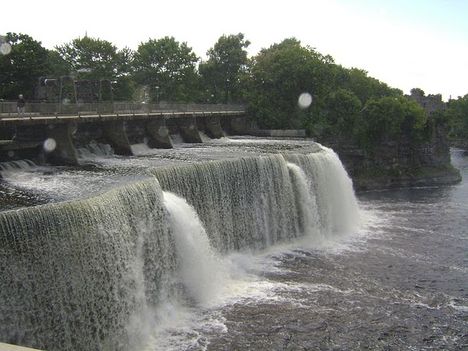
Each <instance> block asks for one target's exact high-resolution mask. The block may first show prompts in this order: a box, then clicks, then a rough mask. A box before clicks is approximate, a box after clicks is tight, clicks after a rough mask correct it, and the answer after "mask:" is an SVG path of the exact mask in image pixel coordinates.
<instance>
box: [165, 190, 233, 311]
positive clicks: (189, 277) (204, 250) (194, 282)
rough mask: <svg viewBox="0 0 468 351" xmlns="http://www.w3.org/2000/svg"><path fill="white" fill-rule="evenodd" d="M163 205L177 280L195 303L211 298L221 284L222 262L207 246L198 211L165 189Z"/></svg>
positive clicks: (222, 274)
mask: <svg viewBox="0 0 468 351" xmlns="http://www.w3.org/2000/svg"><path fill="white" fill-rule="evenodd" d="M164 204H165V206H166V208H167V210H168V212H169V222H170V225H171V228H172V230H173V234H174V241H175V246H176V250H177V257H178V259H179V262H180V263H179V266H180V280H181V281H182V283H183V284H184V285H185V286H186V288H187V289H188V290H189V295H190V297H192V298H193V299H195V300H196V301H197V302H198V303H205V302H207V301H209V300H210V299H211V297H212V296H213V295H214V294H215V291H216V290H217V289H219V288H220V287H221V286H222V285H223V283H222V282H223V279H224V276H225V274H226V272H224V270H223V263H222V261H221V260H220V259H219V257H218V256H217V254H216V253H215V252H214V250H213V248H212V247H211V245H210V242H209V239H208V236H207V234H206V231H205V228H203V225H202V223H201V222H200V219H199V218H198V215H197V213H196V212H195V210H194V209H193V207H191V206H190V205H189V204H188V203H187V202H186V201H185V200H184V199H182V198H180V197H178V196H176V195H174V194H172V193H170V192H164Z"/></svg>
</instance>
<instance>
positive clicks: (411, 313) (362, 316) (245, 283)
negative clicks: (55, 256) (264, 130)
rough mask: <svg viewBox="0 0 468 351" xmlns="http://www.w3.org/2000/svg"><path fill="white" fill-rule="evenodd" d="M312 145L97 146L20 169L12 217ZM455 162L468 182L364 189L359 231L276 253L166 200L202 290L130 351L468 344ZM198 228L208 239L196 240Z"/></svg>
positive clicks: (148, 316) (462, 196) (467, 270)
mask: <svg viewBox="0 0 468 351" xmlns="http://www.w3.org/2000/svg"><path fill="white" fill-rule="evenodd" d="M306 144H307V142H304V141H288V142H285V141H271V140H269V141H266V140H259V139H245V138H241V139H223V140H222V141H216V142H215V141H208V142H207V143H205V144H203V145H196V146H193V145H192V146H189V145H185V144H179V145H176V149H175V150H168V151H166V150H159V151H154V150H149V149H147V148H146V147H145V146H144V145H136V146H134V152H135V153H136V154H137V155H138V156H137V157H130V158H128V157H127V158H124V157H117V156H114V155H112V154H110V153H108V150H107V151H106V150H101V151H100V152H97V153H96V150H94V153H90V152H87V151H86V150H84V151H83V152H82V160H83V163H85V164H86V166H85V167H82V168H77V169H73V168H53V167H42V168H41V167H36V166H34V165H30V164H29V165H28V164H18V165H13V166H12V165H8V166H4V167H3V168H4V171H3V172H2V173H3V176H4V178H5V182H3V184H2V185H1V186H0V195H1V196H2V199H3V201H2V209H3V210H10V209H14V208H19V207H22V206H25V205H35V204H41V203H49V202H60V201H68V200H71V199H75V198H81V197H86V196H89V195H90V194H94V193H99V192H102V191H103V190H105V189H110V188H113V187H115V186H117V185H120V184H125V183H131V182H134V181H135V180H139V179H144V178H146V177H148V173H147V168H148V167H154V166H158V165H170V164H180V163H196V162H199V161H204V160H219V159H226V158H231V157H239V156H251V155H259V154H267V153H271V152H284V151H291V150H292V151H294V150H295V149H301V148H304V147H305V145H306ZM88 151H89V150H88ZM452 161H453V163H454V165H455V166H456V167H458V168H459V169H460V170H461V173H462V176H463V182H462V183H461V184H459V185H456V186H450V187H438V188H418V189H405V190H391V191H379V192H368V193H361V194H358V196H357V199H358V204H359V217H360V225H359V227H358V228H357V229H355V230H352V231H348V232H346V233H341V234H340V235H335V236H332V237H324V238H320V240H310V238H307V237H305V238H302V239H298V240H293V241H291V242H288V243H284V244H282V245H273V246H270V247H269V248H267V249H263V250H253V249H252V250H249V249H247V250H246V249H243V250H241V251H240V252H229V253H227V254H221V253H219V252H216V250H214V249H213V248H211V247H210V245H209V242H208V240H207V239H206V238H207V237H206V233H205V232H204V231H205V229H204V228H203V226H202V224H201V222H200V220H199V219H198V216H197V213H196V212H195V211H194V210H193V208H192V207H190V206H189V205H188V204H187V203H186V202H185V201H184V199H181V198H180V197H177V196H175V195H172V194H170V193H165V195H164V199H165V200H164V201H165V204H166V208H167V210H168V212H169V214H170V218H171V221H172V222H173V223H172V224H173V231H174V233H175V244H176V246H177V250H178V252H179V254H180V255H183V256H184V259H183V260H182V261H183V262H182V264H181V265H180V267H179V269H180V270H181V272H180V274H181V276H182V277H183V278H182V280H183V281H184V284H185V289H187V290H189V291H190V292H191V294H188V295H187V294H180V295H177V296H166V297H165V298H162V299H160V300H159V302H158V306H157V308H155V309H151V310H149V311H145V313H144V314H143V315H140V316H139V318H138V319H137V320H134V321H132V322H131V323H129V325H128V327H127V328H128V329H129V333H130V335H132V334H133V335H134V338H133V339H132V340H131V341H130V344H129V345H131V346H129V347H128V348H129V349H134V350H434V349H436V350H466V349H468V256H467V252H468V216H467V215H468V181H467V179H468V157H467V156H464V154H463V152H462V151H461V150H453V151H452ZM290 167H293V166H290ZM291 169H293V168H291ZM293 170H294V169H293ZM330 195H331V194H330ZM334 220H335V221H336V222H340V221H343V219H342V218H340V216H339V215H338V216H337V218H334ZM187 231H190V232H193V233H196V234H194V236H193V237H191V240H192V239H193V241H191V240H188V238H187V237H186V236H184V233H185V232H187ZM178 235H180V237H178ZM315 239H317V238H315ZM201 257H203V259H200V258H201ZM200 272H201V273H200ZM0 341H2V340H0ZM4 341H7V340H4Z"/></svg>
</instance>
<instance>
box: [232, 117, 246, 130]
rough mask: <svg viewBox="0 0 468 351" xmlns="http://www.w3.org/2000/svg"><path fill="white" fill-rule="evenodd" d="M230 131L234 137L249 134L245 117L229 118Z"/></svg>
mask: <svg viewBox="0 0 468 351" xmlns="http://www.w3.org/2000/svg"><path fill="white" fill-rule="evenodd" d="M229 120H230V123H229V129H230V130H231V133H232V134H234V135H242V134H245V133H246V132H247V125H246V120H245V116H239V117H231V118H229Z"/></svg>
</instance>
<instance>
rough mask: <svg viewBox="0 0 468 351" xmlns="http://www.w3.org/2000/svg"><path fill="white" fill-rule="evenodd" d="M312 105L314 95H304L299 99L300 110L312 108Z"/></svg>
mask: <svg viewBox="0 0 468 351" xmlns="http://www.w3.org/2000/svg"><path fill="white" fill-rule="evenodd" d="M311 103H312V95H310V94H309V93H302V94H301V95H299V99H298V100H297V104H298V105H299V108H301V109H306V108H307V107H309V106H310V104H311Z"/></svg>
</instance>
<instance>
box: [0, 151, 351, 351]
mask: <svg viewBox="0 0 468 351" xmlns="http://www.w3.org/2000/svg"><path fill="white" fill-rule="evenodd" d="M116 162H117V161H116ZM152 173H153V174H154V176H155V177H156V178H157V179H158V180H157V181H156V180H154V179H149V180H148V181H145V182H143V183H141V184H136V185H132V184H130V185H125V186H122V187H121V188H117V189H116V190H115V191H112V192H109V193H104V194H102V195H99V196H96V197H94V198H91V199H88V200H85V201H70V202H69V203H66V204H58V205H53V206H49V205H46V206H42V207H37V208H29V209H25V210H19V211H17V212H6V213H3V214H0V238H3V241H4V242H5V245H7V244H8V246H5V250H4V251H2V252H0V253H1V255H0V261H1V262H3V263H4V266H5V267H9V268H8V269H9V271H8V277H10V276H11V277H16V278H15V279H19V280H26V281H28V280H29V281H28V284H29V285H28V286H27V288H25V289H23V288H22V287H19V288H18V286H17V285H11V284H9V283H8V282H7V281H6V280H4V281H3V284H2V286H3V288H4V289H3V291H2V292H0V302H2V305H4V306H10V307H8V308H14V307H12V306H15V305H17V304H20V305H21V304H26V303H27V301H29V300H28V299H30V296H28V294H29V295H32V296H34V298H35V299H36V300H37V301H39V302H40V304H41V306H48V304H50V303H51V302H50V301H49V299H50V296H53V298H54V299H55V300H58V301H60V303H59V304H57V305H55V308H54V309H53V310H51V311H49V310H47V308H44V311H42V312H43V313H44V314H45V315H44V316H43V320H44V321H46V322H42V324H43V325H42V324H41V325H40V326H36V325H35V319H34V318H30V316H29V314H28V313H26V312H24V315H22V314H18V318H17V320H15V321H9V320H8V322H5V323H10V325H7V326H5V327H4V328H5V329H2V327H1V326H0V336H1V335H4V336H5V335H6V336H7V337H5V339H6V340H7V339H8V338H13V337H14V330H13V329H14V328H17V326H18V325H21V324H22V323H23V322H22V321H23V319H25V320H27V323H28V324H27V325H28V328H30V329H32V328H37V330H38V333H39V335H36V334H35V333H32V334H31V337H32V338H36V340H39V341H38V342H36V341H34V340H33V341H34V342H33V343H32V345H37V346H38V347H43V348H46V346H50V345H58V346H57V347H62V348H63V349H64V350H71V349H73V347H74V344H73V341H72V339H73V338H74V337H72V336H71V335H72V334H73V333H79V336H78V337H79V338H80V343H81V344H86V343H89V344H90V345H91V346H90V347H94V346H96V347H97V346H98V345H104V346H105V345H114V344H115V343H118V342H119V340H114V339H113V338H114V337H115V335H114V334H115V333H119V331H121V330H122V328H123V327H124V328H125V330H126V331H127V335H126V338H127V340H128V341H129V343H130V344H131V345H136V344H137V342H136V340H138V339H141V340H140V341H142V342H143V343H145V342H146V341H143V339H146V338H148V339H149V340H150V342H149V343H150V344H151V343H153V346H154V345H155V344H160V341H161V338H162V337H164V338H168V340H169V341H168V342H169V344H168V345H169V346H168V348H169V349H173V350H177V349H180V347H179V346H180V344H178V341H177V340H173V339H172V338H175V339H177V338H178V336H180V333H178V331H177V330H186V334H187V335H191V333H193V334H197V333H198V332H197V331H196V329H197V328H200V325H202V326H204V327H202V328H205V327H206V328H208V329H210V328H211V329H212V328H221V329H222V325H223V322H222V320H220V319H219V318H217V317H216V316H213V309H214V308H215V307H216V306H221V305H223V304H231V303H235V302H241V303H243V302H245V301H249V299H255V300H258V299H275V298H276V295H275V293H274V292H275V289H277V288H278V287H276V286H273V285H272V284H271V283H270V282H268V281H265V280H262V279H261V277H259V276H258V275H257V273H258V272H261V271H262V269H264V268H265V266H263V267H262V268H261V269H257V265H258V264H260V265H261V266H262V265H266V266H268V269H275V267H274V266H273V264H272V261H271V260H270V259H268V257H267V258H264V257H260V258H259V257H258V253H259V252H260V251H261V250H265V249H267V250H271V251H275V250H277V249H278V250H281V246H280V245H290V244H291V243H292V242H294V241H296V240H297V239H298V238H302V237H304V236H306V237H308V238H309V239H310V240H309V241H310V244H311V245H312V246H313V245H319V244H320V242H321V241H322V240H323V239H326V238H329V237H330V236H333V235H335V234H342V233H350V232H352V231H353V228H355V226H356V225H357V223H358V222H357V220H356V219H355V218H354V216H357V213H358V208H357V204H356V201H355V198H354V194H353V191H352V185H351V182H350V180H349V178H348V177H347V175H346V172H345V171H344V169H343V167H342V166H341V163H340V162H339V160H338V159H337V157H336V155H335V154H334V153H333V152H332V151H331V150H329V149H323V150H322V151H320V152H317V153H313V154H308V155H304V154H302V155H294V154H285V155H281V154H276V155H269V156H255V157H246V158H239V159H233V160H224V161H213V162H204V163H197V164H191V165H187V166H184V167H180V166H179V167H166V168H161V169H154V170H153V172H152ZM57 179H58V181H59V182H60V180H62V178H60V177H59V178H57ZM86 179H87V178H86ZM77 184H78V182H77ZM81 184H82V183H81ZM160 184H161V186H160ZM62 185H63V184H62ZM37 186H38V187H40V185H37ZM81 187H82V188H83V189H84V191H86V189H87V188H86V187H83V186H81ZM66 189H68V190H69V187H68V186H67V187H66ZM174 193H176V194H177V195H175V194H174ZM43 238H47V239H46V240H45V241H43ZM51 238H53V240H52V239H51ZM90 239H92V240H90ZM45 242H47V243H48V245H45ZM37 250H39V251H40V252H41V255H39V258H40V260H41V265H42V266H44V267H46V269H45V270H44V271H43V272H42V273H41V274H38V275H35V276H34V278H33V280H31V278H30V277H29V276H28V275H27V272H26V271H25V272H19V273H18V272H16V271H15V265H16V263H15V262H16V261H15V260H13V261H12V259H11V257H13V256H14V255H17V254H18V253H17V252H16V251H19V254H18V255H19V258H18V259H19V260H21V261H22V262H23V265H24V267H26V268H27V267H35V266H37V260H38V258H36V256H37ZM101 250H102V252H101ZM9 253H12V254H9ZM13 253H14V254H13ZM51 258H52V260H51ZM64 260H65V261H64ZM66 260H68V261H70V260H72V262H73V264H69V263H66ZM48 264H52V266H51V267H49V266H48ZM42 266H39V268H41V267H42ZM10 268H11V269H10ZM31 269H32V268H31ZM57 276H60V277H62V278H61V279H62V280H63V281H65V283H62V282H61V281H57ZM8 277H7V280H8V279H9V278H8ZM70 277H71V278H70ZM35 279H37V280H38V281H37V282H36V281H35ZM0 281H1V279H0ZM49 281H50V282H53V283H54V284H55V285H51V284H49ZM76 284H79V285H80V286H75V285H76ZM34 285H39V286H40V287H41V289H42V290H39V291H38V290H37V289H35V290H34V289H32V287H33V286H34ZM49 285H51V287H50V289H52V290H51V291H48V289H49ZM68 285H70V286H72V287H74V290H73V289H72V290H69V288H68ZM81 285H82V286H81ZM18 289H19V290H18ZM28 289H30V290H31V291H30V290H28ZM74 291H76V292H77V293H76V294H75V293H74ZM2 299H3V301H2ZM98 301H99V302H98ZM95 304H98V306H99V311H98V312H96V311H95V309H96V306H95ZM76 306H80V307H79V312H78V314H77V315H76V316H75V315H73V317H64V316H69V311H70V310H73V309H76ZM96 313H98V314H99V315H98V316H95V314H96ZM82 316H85V317H86V318H83V317H82ZM0 317H1V314H0ZM98 317H99V326H98V327H96V325H94V324H93V320H95V319H96V318H98ZM68 318H69V319H68ZM74 318H76V321H78V322H79V324H80V329H78V328H75V327H74V325H75V323H76V321H75V319H74ZM62 319H63V320H62ZM57 321H60V322H59V323H57ZM192 323H194V325H197V326H198V327H193V325H192ZM41 328H49V329H50V330H52V329H59V330H61V331H63V333H64V334H66V335H65V336H63V335H62V334H56V335H55V336H54V334H53V333H52V334H50V333H45V334H44V331H43V330H42V329H41ZM96 328H98V330H99V333H98V332H94V334H92V335H90V333H93V332H92V331H93V330H96ZM99 328H100V329H99ZM174 328H176V329H177V330H175V331H174ZM12 330H13V332H12ZM101 335H104V336H105V337H102V336H101ZM25 338H26V336H24V335H22V336H21V337H20V338H19V341H21V340H23V341H24V340H27V339H25ZM106 338H109V339H106ZM183 339H184V340H191V338H190V337H189V336H188V337H184V338H183ZM170 340H173V341H174V343H172V341H170ZM196 343H197V345H198V346H197V347H199V346H200V347H202V346H203V341H202V340H198V339H197V341H196ZM174 345H175V346H174ZM177 345H179V346H177ZM47 348H48V349H50V347H47ZM151 349H152V350H154V349H156V347H151ZM159 349H161V348H159ZM163 349H164V348H163Z"/></svg>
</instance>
